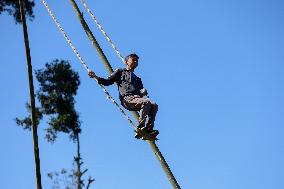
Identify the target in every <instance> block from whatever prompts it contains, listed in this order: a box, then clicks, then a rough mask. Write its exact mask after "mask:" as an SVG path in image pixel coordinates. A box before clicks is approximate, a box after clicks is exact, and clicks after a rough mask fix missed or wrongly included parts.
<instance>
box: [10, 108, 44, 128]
mask: <svg viewBox="0 0 284 189" xmlns="http://www.w3.org/2000/svg"><path fill="white" fill-rule="evenodd" d="M26 108H27V110H28V112H29V114H30V115H31V106H30V104H28V103H26ZM42 116H43V115H42V112H41V111H40V109H39V108H37V107H36V125H39V122H40V120H41V119H42ZM15 121H16V124H17V125H19V126H22V127H23V128H24V129H28V130H31V127H32V119H31V117H30V116H29V117H25V118H23V119H19V118H16V119H15Z"/></svg>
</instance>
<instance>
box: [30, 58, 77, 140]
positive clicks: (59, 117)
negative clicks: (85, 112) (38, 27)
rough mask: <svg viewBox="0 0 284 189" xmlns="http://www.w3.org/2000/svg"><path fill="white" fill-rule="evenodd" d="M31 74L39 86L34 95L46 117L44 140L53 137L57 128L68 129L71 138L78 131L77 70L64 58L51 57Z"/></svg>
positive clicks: (57, 130)
mask: <svg viewBox="0 0 284 189" xmlns="http://www.w3.org/2000/svg"><path fill="white" fill-rule="evenodd" d="M35 75H36V78H37V80H38V82H39V86H40V88H39V90H38V91H37V98H38V100H39V101H40V103H41V107H42V111H43V114H45V115H48V116H49V117H50V119H49V125H50V127H49V128H48V129H47V135H46V138H47V140H48V141H55V139H56V136H57V133H58V132H64V133H69V134H70V137H71V138H72V139H73V140H75V135H76V134H78V133H80V132H81V129H80V121H79V115H78V113H77V112H76V110H75V108H74V105H75V100H74V96H75V95H76V94H77V89H78V86H79V85H80V80H79V75H78V73H77V72H74V71H73V70H72V69H71V66H70V64H69V62H68V61H64V60H54V61H53V62H51V63H46V64H45V68H44V69H40V70H37V71H36V73H35Z"/></svg>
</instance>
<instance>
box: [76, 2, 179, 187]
mask: <svg viewBox="0 0 284 189" xmlns="http://www.w3.org/2000/svg"><path fill="white" fill-rule="evenodd" d="M70 3H71V5H72V7H73V9H74V11H75V13H76V14H77V17H78V19H79V20H80V23H81V25H82V26H83V28H84V30H85V32H86V34H87V36H88V37H89V39H90V41H91V43H92V44H93V46H94V47H95V49H96V50H97V52H98V54H99V56H100V57H101V59H102V61H103V63H104V65H105V67H106V69H107V70H108V72H109V74H111V73H112V72H113V69H112V67H111V65H110V63H109V61H108V60H107V57H106V56H105V54H104V52H103V51H102V49H101V47H100V45H99V43H98V42H97V40H96V38H95V36H94V35H93V33H92V32H91V30H90V28H89V26H88V24H87V23H86V21H85V19H84V18H83V15H82V13H81V12H80V9H79V7H78V5H77V4H76V2H75V1H74V0H70ZM132 113H133V114H134V117H135V119H136V120H137V121H138V118H139V116H138V113H137V112H135V111H133V112H132ZM148 143H149V144H150V146H151V148H152V150H153V152H154V154H155V155H156V157H157V159H158V160H159V162H160V164H161V166H162V168H163V170H164V171H165V173H166V175H167V176H168V179H169V181H170V183H171V184H172V186H173V188H174V189H180V186H179V184H178V182H177V180H176V179H175V177H174V175H173V173H172V171H171V169H170V167H169V165H168V164H167V162H166V160H165V158H164V156H163V155H162V153H161V152H160V150H159V148H158V146H157V145H156V143H155V142H153V141H148Z"/></svg>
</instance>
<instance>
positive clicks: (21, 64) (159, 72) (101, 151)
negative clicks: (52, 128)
mask: <svg viewBox="0 0 284 189" xmlns="http://www.w3.org/2000/svg"><path fill="white" fill-rule="evenodd" d="M87 2H88V4H89V6H90V7H91V9H92V10H94V11H95V15H96V16H97V17H98V19H99V21H100V22H101V23H102V25H103V27H104V28H105V30H106V31H107V32H108V34H109V35H110V36H111V38H112V39H113V41H114V42H115V43H116V45H117V46H118V48H119V50H120V51H121V53H122V54H123V55H127V54H128V53H132V52H136V53H137V54H138V55H139V56H140V64H139V68H138V69H137V71H136V73H137V75H139V76H141V77H142V79H143V83H144V85H145V86H146V88H147V89H148V91H149V93H150V97H151V98H152V99H153V100H155V101H156V102H157V103H158V104H159V112H158V115H157V120H156V128H157V129H159V130H160V133H161V134H160V136H159V138H160V140H159V141H158V142H157V145H158V146H159V148H160V150H161V151H162V153H163V154H164V156H165V158H166V160H167V161H168V164H169V165H170V167H171V169H172V171H173V173H174V175H175V176H176V179H177V180H178V182H179V184H180V185H181V187H182V188H184V189H189V188H192V189H240V188H241V189H267V188H271V189H278V188H284V182H283V180H284V163H283V159H284V138H283V133H284V128H283V126H284V116H283V115H284V108H283V107H284V99H283V96H284V85H283V83H284V76H283V75H284V25H283V20H284V2H283V1H280V0H269V1H268V0H258V1H256V0H230V1H228V0H227V1H226V0H216V1H210V0H199V1H194V0H190V1H186V0H177V1H150V0H145V1H130V0H120V1H108V0H105V1H90V0H89V1H87ZM48 3H49V4H50V6H51V8H52V10H53V11H54V12H55V15H56V16H57V17H58V20H59V21H60V22H61V24H62V26H63V27H64V29H65V30H66V31H67V33H68V34H69V37H70V38H71V40H72V41H73V43H74V44H75V46H76V48H77V49H78V50H79V52H80V53H81V55H82V56H83V58H84V60H85V61H86V62H87V64H88V65H89V67H90V68H91V69H93V70H94V71H96V72H97V73H98V75H101V76H107V72H106V71H105V69H104V66H103V65H102V64H101V61H100V59H99V57H98V55H97V53H96V51H95V49H94V48H93V47H92V46H91V44H90V42H89V41H88V38H87V37H86V35H85V33H84V31H83V29H82V28H81V26H80V24H79V22H78V20H77V18H76V16H75V15H74V13H73V11H72V8H71V6H70V5H69V1H55V0H49V1H48ZM80 8H83V7H82V6H81V5H80ZM82 10H83V9H82ZM35 15H36V18H35V20H34V21H33V22H28V27H29V34H30V36H29V37H30V46H31V55H32V63H33V66H34V67H33V68H34V69H39V68H42V67H43V66H44V63H46V62H50V61H52V60H53V59H55V58H59V59H67V60H69V61H70V62H72V67H73V68H74V69H75V70H76V71H78V72H79V74H80V78H81V86H80V88H79V91H78V95H77V97H76V101H77V103H76V107H77V110H78V111H79V112H80V117H81V121H82V129H83V133H82V135H81V148H82V156H83V159H84V162H85V164H84V166H85V167H87V168H88V169H89V171H88V175H91V176H93V177H95V179H96V182H95V183H94V185H93V187H92V188H98V189H99V188H102V189H113V188H116V189H128V188H129V189H130V188H134V187H135V188H136V189H144V188H153V189H154V188H164V189H170V188H171V185H170V184H169V182H168V180H167V177H166V175H165V174H164V172H163V171H162V168H161V167H160V165H159V163H158V161H157V159H156V157H155V156H154V154H153V153H152V151H151V149H150V147H149V145H148V144H147V143H146V142H143V141H140V140H136V139H134V137H133V135H134V133H133V130H132V127H130V125H129V124H128V122H127V120H125V119H124V118H123V117H122V116H121V115H120V114H119V112H118V111H117V109H116V108H115V107H114V106H113V105H112V104H111V103H110V101H108V100H106V98H105V96H104V93H102V91H101V90H100V88H99V87H98V86H97V85H96V83H95V82H94V81H93V80H91V79H89V78H88V76H87V74H86V71H85V70H84V69H83V67H82V66H81V65H80V64H79V62H78V60H77V58H76V56H75V55H74V53H73V52H72V50H71V49H70V47H69V46H68V45H67V43H66V42H65V40H64V38H63V37H62V35H61V33H60V32H59V30H58V29H57V27H56V26H55V24H54V23H53V21H52V20H51V18H50V17H49V15H48V14H47V11H46V10H45V9H44V7H43V5H42V4H41V3H40V2H39V1H38V2H37V3H36V7H35ZM84 15H85V18H86V19H87V21H88V23H89V24H90V27H91V29H92V30H93V32H94V35H95V36H96V37H97V39H98V41H99V43H100V44H101V47H102V48H103V49H104V52H105V54H106V55H107V57H108V58H109V61H110V62H111V64H112V66H113V67H114V68H118V67H122V66H123V65H122V63H121V62H120V60H119V59H118V57H117V56H116V54H115V52H114V51H113V50H112V49H111V47H110V45H109V44H108V43H107V42H106V40H105V39H104V37H103V36H102V34H101V33H100V32H99V31H98V29H97V28H96V26H95V25H94V23H93V22H92V20H91V19H90V17H89V16H88V15H87V12H85V13H84ZM0 26H1V30H0V33H1V43H0V50H1V57H0V60H1V65H2V67H1V69H0V82H1V83H0V85H1V88H2V92H1V94H0V101H1V105H2V108H0V115H1V125H2V126H1V127H2V130H1V133H0V145H1V146H0V147H1V151H2V153H1V163H0V166H1V168H2V171H1V173H0V178H1V187H2V188H5V189H14V188H20V189H33V188H36V184H35V173H34V169H35V168H34V159H33V146H32V136H31V133H30V132H28V131H23V130H22V129H21V128H19V127H17V126H16V124H15V122H14V121H13V119H14V118H15V117H24V116H25V115H26V110H25V107H24V105H25V103H26V102H27V101H28V99H29V96H28V80H27V73H26V70H27V68H26V62H25V61H26V59H25V54H24V53H25V51H24V44H23V37H22V33H21V32H22V29H21V26H20V25H15V24H14V20H13V19H12V18H11V17H10V16H8V15H7V14H4V15H1V16H0ZM35 87H36V88H37V83H36V82H35ZM108 89H109V91H110V92H111V93H112V94H113V95H114V96H115V97H117V91H116V88H115V87H114V86H113V87H109V88H108ZM110 115H111V116H110ZM46 127H47V125H46V124H45V123H42V124H41V125H40V127H39V137H40V138H39V146H40V158H41V168H42V181H43V188H52V187H51V182H50V181H49V180H48V178H47V173H48V172H52V171H58V170H60V169H61V168H66V169H71V168H72V160H73V156H74V155H75V145H74V144H73V143H72V142H71V141H70V140H69V139H68V137H67V136H65V135H63V134H62V135H61V136H60V137H59V139H58V141H56V142H55V143H54V144H50V143H47V141H46V140H45V139H44V134H45V132H44V128H46Z"/></svg>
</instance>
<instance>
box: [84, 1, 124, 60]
mask: <svg viewBox="0 0 284 189" xmlns="http://www.w3.org/2000/svg"><path fill="white" fill-rule="evenodd" d="M81 3H82V4H83V5H84V7H85V9H86V10H87V11H88V13H89V14H90V16H91V17H92V19H93V20H94V21H95V23H96V25H97V26H98V28H99V29H100V30H101V32H102V33H103V35H104V36H105V37H106V39H107V40H108V42H109V43H110V44H111V46H112V48H113V49H114V51H115V52H116V54H117V55H118V57H119V58H120V59H121V61H122V62H123V64H126V62H125V61H124V59H123V57H122V55H121V54H120V52H119V51H118V49H117V47H116V46H115V44H114V43H113V41H112V40H111V39H110V37H109V36H108V34H107V33H106V32H105V30H104V29H103V27H102V25H101V24H100V23H99V21H98V19H97V18H96V17H95V15H94V14H93V13H92V11H91V10H90V8H89V7H88V5H87V4H86V2H85V0H81Z"/></svg>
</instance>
